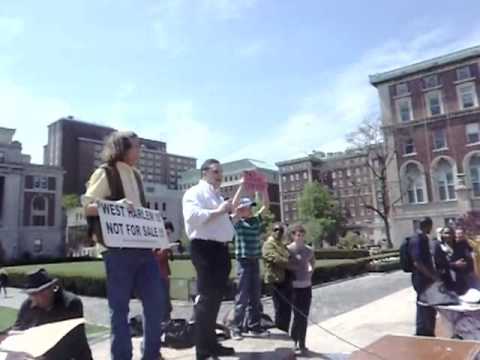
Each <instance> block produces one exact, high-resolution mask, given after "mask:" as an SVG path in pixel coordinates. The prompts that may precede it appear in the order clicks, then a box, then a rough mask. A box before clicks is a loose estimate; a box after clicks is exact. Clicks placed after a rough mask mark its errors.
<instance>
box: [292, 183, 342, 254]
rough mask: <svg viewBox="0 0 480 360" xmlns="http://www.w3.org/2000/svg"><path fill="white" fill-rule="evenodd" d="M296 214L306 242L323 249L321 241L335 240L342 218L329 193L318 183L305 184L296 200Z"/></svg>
mask: <svg viewBox="0 0 480 360" xmlns="http://www.w3.org/2000/svg"><path fill="white" fill-rule="evenodd" d="M297 202H298V213H299V218H300V220H301V221H302V222H303V223H304V226H305V228H306V231H307V239H306V240H307V241H308V242H312V243H313V244H314V246H315V247H323V239H329V240H330V243H332V239H335V238H336V233H337V232H338V230H339V229H340V228H341V227H342V225H343V222H344V220H343V217H342V215H341V211H340V210H339V208H338V204H337V202H336V201H335V200H334V199H333V198H332V196H331V194H330V192H329V191H328V190H327V189H326V188H325V187H323V186H322V185H321V184H320V183H318V182H312V183H309V184H306V185H305V187H304V189H303V192H302V193H301V194H300V196H299V198H298V200H297Z"/></svg>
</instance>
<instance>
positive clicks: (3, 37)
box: [0, 16, 25, 44]
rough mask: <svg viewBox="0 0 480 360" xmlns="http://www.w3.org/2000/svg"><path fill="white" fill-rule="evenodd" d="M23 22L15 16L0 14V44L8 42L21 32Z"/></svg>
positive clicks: (23, 25) (23, 26)
mask: <svg viewBox="0 0 480 360" xmlns="http://www.w3.org/2000/svg"><path fill="white" fill-rule="evenodd" d="M24 28H25V23H24V21H23V19H20V18H17V17H2V16H0V44H8V43H10V42H11V41H13V40H14V39H16V38H17V37H18V36H19V35H20V34H22V33H23V31H24Z"/></svg>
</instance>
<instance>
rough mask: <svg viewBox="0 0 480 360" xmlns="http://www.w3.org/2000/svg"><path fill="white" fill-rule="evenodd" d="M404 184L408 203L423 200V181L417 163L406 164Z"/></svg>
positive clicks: (422, 201) (417, 202) (418, 202)
mask: <svg viewBox="0 0 480 360" xmlns="http://www.w3.org/2000/svg"><path fill="white" fill-rule="evenodd" d="M404 186H405V189H406V195H407V200H408V203H409V204H420V203H424V202H425V182H424V177H423V175H422V172H421V171H420V169H419V167H418V165H416V164H413V163H410V164H408V165H407V166H406V168H405V176H404Z"/></svg>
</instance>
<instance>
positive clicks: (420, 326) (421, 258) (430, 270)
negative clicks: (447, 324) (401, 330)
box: [408, 217, 439, 336]
mask: <svg viewBox="0 0 480 360" xmlns="http://www.w3.org/2000/svg"><path fill="white" fill-rule="evenodd" d="M432 226H433V222H432V219H431V218H429V217H425V218H424V219H423V220H422V221H421V222H420V230H419V232H418V233H417V234H416V235H415V236H412V237H411V238H410V239H409V241H408V254H409V256H410V259H409V260H410V263H411V265H412V266H411V272H412V284H413V288H414V289H415V292H416V293H417V315H416V332H415V335H417V336H435V317H436V314H437V312H436V310H435V308H433V307H432V306H428V305H424V304H420V303H419V302H418V299H419V297H420V294H422V293H423V292H424V291H425V290H426V289H427V288H428V287H429V286H430V285H431V284H433V283H434V282H435V281H438V280H439V276H438V274H437V273H436V271H435V266H434V262H433V256H432V252H431V250H430V248H431V246H430V240H429V238H428V234H430V232H431V231H432Z"/></svg>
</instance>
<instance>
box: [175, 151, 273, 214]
mask: <svg viewBox="0 0 480 360" xmlns="http://www.w3.org/2000/svg"><path fill="white" fill-rule="evenodd" d="M222 168H223V176H224V179H223V183H222V186H221V192H222V195H223V196H224V197H225V198H230V199H231V198H233V196H234V195H235V192H236V191H237V189H238V185H239V183H240V179H241V177H242V175H243V172H244V171H252V170H255V171H258V172H260V173H262V174H263V175H265V176H266V178H267V183H268V196H269V197H270V211H271V212H272V213H273V214H274V216H275V219H276V220H280V218H281V217H280V216H281V214H280V196H279V187H278V172H277V171H276V170H275V169H274V168H273V167H271V166H270V165H268V164H267V163H265V162H263V161H258V160H252V159H241V160H237V161H231V162H226V163H222ZM200 176H201V174H200V170H198V169H196V170H189V171H187V172H184V173H183V174H182V175H181V179H180V180H179V189H180V190H183V191H185V190H187V189H189V188H190V187H192V186H193V185H196V184H197V183H198V181H199V180H200Z"/></svg>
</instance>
